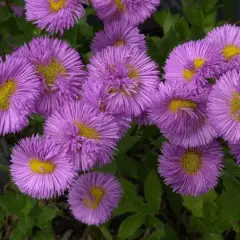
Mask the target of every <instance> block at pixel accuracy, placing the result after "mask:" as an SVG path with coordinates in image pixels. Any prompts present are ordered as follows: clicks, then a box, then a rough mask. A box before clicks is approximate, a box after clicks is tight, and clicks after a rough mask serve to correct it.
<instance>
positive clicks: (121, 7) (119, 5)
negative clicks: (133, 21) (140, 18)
mask: <svg viewBox="0 0 240 240" xmlns="http://www.w3.org/2000/svg"><path fill="white" fill-rule="evenodd" d="M114 2H115V4H116V6H117V9H118V10H119V11H120V12H124V4H123V2H122V0H114Z"/></svg>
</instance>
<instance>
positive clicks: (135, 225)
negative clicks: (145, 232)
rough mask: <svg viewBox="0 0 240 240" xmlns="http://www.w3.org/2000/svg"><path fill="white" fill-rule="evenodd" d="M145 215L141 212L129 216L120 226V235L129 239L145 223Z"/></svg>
mask: <svg viewBox="0 0 240 240" xmlns="http://www.w3.org/2000/svg"><path fill="white" fill-rule="evenodd" d="M145 217H146V216H145V215H142V214H139V213H136V214H134V215H131V216H130V217H127V218H126V219H125V220H124V221H123V222H122V224H121V225H120V227H119V230H118V237H119V238H122V239H127V238H128V237H130V236H131V235H133V234H134V233H135V232H136V231H137V230H138V229H139V228H140V227H141V225H143V224H144V220H145Z"/></svg>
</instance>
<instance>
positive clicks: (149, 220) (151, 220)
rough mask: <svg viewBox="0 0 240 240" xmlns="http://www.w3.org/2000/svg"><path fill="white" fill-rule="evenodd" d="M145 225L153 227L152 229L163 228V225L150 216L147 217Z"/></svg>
mask: <svg viewBox="0 0 240 240" xmlns="http://www.w3.org/2000/svg"><path fill="white" fill-rule="evenodd" d="M145 223H146V225H147V226H149V227H153V228H161V227H163V223H162V222H161V220H160V219H159V218H156V217H154V216H152V215H148V216H147V218H146V220H145Z"/></svg>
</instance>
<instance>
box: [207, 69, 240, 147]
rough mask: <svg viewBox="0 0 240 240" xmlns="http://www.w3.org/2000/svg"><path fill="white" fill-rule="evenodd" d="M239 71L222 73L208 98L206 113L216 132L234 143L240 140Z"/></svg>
mask: <svg viewBox="0 0 240 240" xmlns="http://www.w3.org/2000/svg"><path fill="white" fill-rule="evenodd" d="M239 81H240V73H239V72H238V71H236V70H230V71H228V72H226V73H225V74H223V75H222V76H221V77H220V79H219V80H218V81H217V83H216V84H215V85H214V86H213V90H212V92H211V93H210V95H209V99H208V101H209V102H208V113H209V118H210V120H211V122H212V123H213V124H214V126H215V128H216V130H217V131H218V133H219V134H220V135H221V136H222V137H223V138H224V139H225V140H228V141H230V142H231V143H233V144H235V143H238V141H239V140H240V83H239Z"/></svg>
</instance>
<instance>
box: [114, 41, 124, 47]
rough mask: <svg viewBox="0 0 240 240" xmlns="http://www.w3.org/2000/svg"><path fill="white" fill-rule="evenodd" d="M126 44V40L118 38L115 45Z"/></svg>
mask: <svg viewBox="0 0 240 240" xmlns="http://www.w3.org/2000/svg"><path fill="white" fill-rule="evenodd" d="M124 44H125V41H124V40H118V41H117V42H116V43H115V46H122V45H124Z"/></svg>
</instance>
